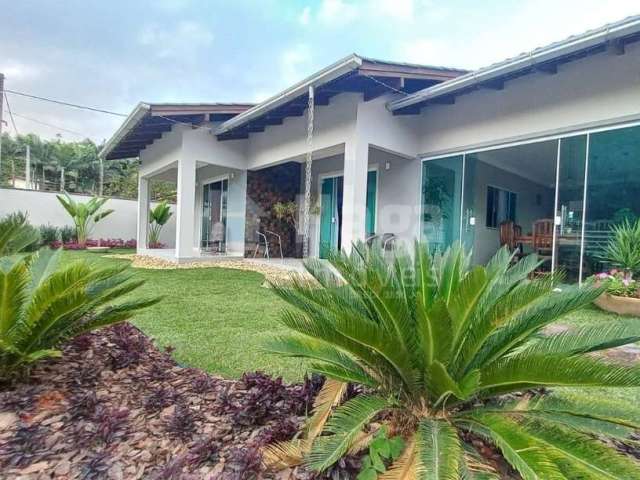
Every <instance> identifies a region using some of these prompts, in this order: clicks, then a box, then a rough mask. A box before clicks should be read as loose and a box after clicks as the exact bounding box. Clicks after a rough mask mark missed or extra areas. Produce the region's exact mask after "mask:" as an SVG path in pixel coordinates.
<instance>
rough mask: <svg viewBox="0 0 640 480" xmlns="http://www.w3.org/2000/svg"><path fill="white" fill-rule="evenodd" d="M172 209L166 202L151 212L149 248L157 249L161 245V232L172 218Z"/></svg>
mask: <svg viewBox="0 0 640 480" xmlns="http://www.w3.org/2000/svg"><path fill="white" fill-rule="evenodd" d="M171 215H173V213H171V207H170V206H169V204H168V203H167V202H166V201H163V202H160V203H159V204H158V205H156V207H155V208H152V209H151V210H149V224H150V228H149V246H150V247H152V248H153V247H156V246H158V245H159V244H160V232H161V231H162V227H164V226H165V225H166V224H167V222H168V221H169V219H170V218H171Z"/></svg>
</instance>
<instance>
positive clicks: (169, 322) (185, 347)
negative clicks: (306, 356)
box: [63, 251, 304, 381]
mask: <svg viewBox="0 0 640 480" xmlns="http://www.w3.org/2000/svg"><path fill="white" fill-rule="evenodd" d="M118 253H122V251H119V252H118ZM127 253H129V252H127ZM79 258H86V259H89V260H90V261H91V262H94V263H97V264H102V265H107V264H110V263H112V262H127V263H128V261H127V260H120V259H109V258H104V257H102V254H98V253H90V252H76V251H65V252H64V257H63V259H64V261H65V262H70V261H73V260H76V259H79ZM135 273H136V275H137V276H139V277H140V278H143V279H145V280H147V283H145V285H144V286H143V287H141V288H140V289H139V290H138V291H137V292H138V293H135V294H136V295H138V294H139V295H149V296H156V295H162V296H164V299H163V300H162V302H160V303H158V304H157V305H155V306H153V307H151V308H149V309H148V310H146V311H144V312H142V313H140V314H138V315H137V316H136V317H135V318H134V320H133V323H134V324H135V325H136V326H137V327H139V328H140V329H142V330H143V331H144V332H145V333H146V334H147V335H149V336H150V337H152V338H153V339H154V340H155V342H156V343H157V345H159V346H160V347H165V346H167V345H171V346H172V347H174V348H175V351H174V353H173V355H174V358H175V359H176V360H177V361H178V362H179V363H180V364H182V365H188V366H193V367H198V368H202V369H204V370H207V371H208V372H211V373H215V374H219V375H222V376H224V377H229V378H233V377H239V376H240V375H242V373H243V372H245V371H249V370H263V371H266V372H268V373H271V374H273V375H282V376H283V377H284V378H285V379H287V380H289V381H293V380H298V379H300V378H302V376H303V375H304V369H303V367H302V363H301V362H300V361H298V360H294V359H283V358H278V357H275V356H273V355H270V354H267V353H265V352H264V351H262V350H261V348H260V347H261V344H262V342H263V341H264V340H265V339H266V338H267V337H268V336H269V335H272V334H277V333H278V332H281V331H282V327H280V325H279V324H278V323H277V322H276V319H277V317H278V314H279V312H280V310H281V309H282V308H283V306H284V303H283V302H282V301H281V300H280V299H279V298H278V297H276V295H275V294H274V293H273V292H271V291H270V290H269V289H268V288H264V287H262V286H261V285H262V284H263V282H264V277H263V276H262V275H261V274H259V273H255V272H247V271H241V270H231V269H224V268H196V269H180V270H148V269H135Z"/></svg>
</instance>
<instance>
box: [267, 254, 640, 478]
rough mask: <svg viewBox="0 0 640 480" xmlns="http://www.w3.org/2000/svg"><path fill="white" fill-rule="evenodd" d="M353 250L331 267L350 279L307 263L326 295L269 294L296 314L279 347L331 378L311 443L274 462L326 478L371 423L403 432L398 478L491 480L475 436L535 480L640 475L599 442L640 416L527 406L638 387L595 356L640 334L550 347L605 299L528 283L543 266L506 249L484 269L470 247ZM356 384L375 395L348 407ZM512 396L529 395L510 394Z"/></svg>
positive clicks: (305, 288)
mask: <svg viewBox="0 0 640 480" xmlns="http://www.w3.org/2000/svg"><path fill="white" fill-rule="evenodd" d="M353 250H354V251H353V253H352V254H351V256H350V257H347V256H346V255H344V254H335V255H334V256H333V257H332V258H331V260H330V261H331V264H332V265H333V267H334V268H335V269H336V270H337V272H339V275H340V277H341V278H340V277H339V276H337V275H335V274H333V273H332V272H330V271H329V270H328V269H327V268H326V267H323V265H322V264H321V263H319V262H318V261H310V262H308V264H307V268H308V270H309V272H310V273H311V274H312V275H313V277H314V278H315V280H316V281H317V283H319V285H320V286H318V285H315V284H311V283H309V282H308V281H304V280H302V279H298V280H296V281H294V282H293V283H289V284H280V285H274V288H275V291H276V292H277V293H278V294H279V295H280V296H281V297H282V298H283V299H284V300H286V301H287V302H288V303H289V304H290V305H292V306H293V307H295V308H293V309H290V310H287V311H286V312H285V313H284V314H283V316H282V323H284V325H286V326H287V327H289V328H290V329H291V330H293V332H294V333H292V334H290V335H286V336H282V337H279V338H277V339H275V340H274V341H273V342H271V343H270V345H269V348H270V350H272V351H275V352H278V353H280V354H283V355H288V356H295V357H303V358H307V359H310V360H311V368H312V369H313V370H315V371H317V372H319V373H322V374H324V375H326V376H327V377H328V379H329V380H328V381H327V382H326V383H325V387H324V389H323V391H322V392H321V395H320V396H319V398H318V400H317V401H316V410H315V413H314V416H313V417H312V418H311V419H310V420H309V421H308V423H307V426H306V429H305V432H304V433H303V435H301V437H300V439H298V440H295V441H293V442H291V443H284V444H278V445H275V446H272V447H271V448H269V449H268V450H267V451H266V452H265V453H266V454H265V458H266V461H267V463H272V464H277V463H283V462H284V463H296V462H300V463H302V462H304V463H306V464H307V465H308V466H309V467H311V468H313V469H316V470H324V469H327V468H328V467H330V466H331V465H332V464H334V463H335V462H336V461H338V460H339V459H340V458H341V457H342V456H344V455H345V454H347V453H348V452H350V451H353V449H354V448H355V447H354V445H358V446H359V447H362V445H363V443H366V439H367V437H368V436H369V438H370V433H371V426H370V423H371V422H372V421H373V420H374V419H376V420H378V421H379V420H380V419H392V420H387V421H389V422H390V423H391V425H390V428H391V430H395V431H400V432H402V433H403V434H404V435H405V436H406V440H407V442H406V444H407V445H408V447H407V449H406V451H405V453H404V454H403V456H402V457H401V458H400V460H399V461H398V462H397V464H396V465H395V466H394V467H392V468H391V469H390V470H389V471H388V472H386V474H385V476H384V478H387V479H391V478H424V479H458V478H465V479H466V478H494V475H495V472H493V471H492V469H491V468H490V467H488V466H485V464H484V462H482V460H481V459H480V458H479V453H478V452H476V451H474V449H473V444H471V443H469V444H467V442H466V441H465V440H468V439H469V436H476V437H480V438H482V439H484V440H485V441H488V442H490V443H492V444H493V445H495V446H496V447H497V448H498V449H499V450H500V451H501V453H502V455H503V456H504V458H505V459H506V460H507V461H508V462H509V463H510V464H511V465H512V466H513V467H514V468H515V469H516V470H517V471H518V472H519V473H520V475H521V476H522V477H523V478H524V479H526V480H529V479H536V480H537V479H545V480H546V479H556V478H557V479H565V478H566V479H578V478H580V479H591V478H593V479H596V478H598V479H601V478H614V479H631V478H640V473H639V472H640V471H639V466H638V464H637V463H636V462H635V461H633V460H631V459H629V458H627V457H625V456H622V455H620V454H618V453H616V452H615V451H614V450H613V449H610V448H608V447H607V446H606V445H605V444H604V443H602V442H600V441H598V440H596V438H595V437H596V436H601V435H604V436H616V437H618V438H621V439H624V438H625V437H626V436H627V435H629V434H630V433H631V432H632V430H633V429H636V428H640V411H638V410H633V411H632V410H625V409H622V408H616V406H615V405H609V404H606V405H603V404H601V403H599V402H596V401H595V399H594V398H590V400H589V401H568V400H560V399H558V398H556V397H554V396H549V395H548V394H545V393H539V392H538V393H532V392H535V391H534V390H532V389H536V388H538V387H553V386H573V387H584V388H585V391H586V392H589V390H588V388H589V387H614V386H616V387H619V386H640V370H638V369H637V368H631V367H623V366H616V365H613V364H610V363H605V362H604V361H601V360H598V359H596V358H594V357H593V356H590V355H586V353H587V352H594V351H598V350H603V349H606V348H611V347H613V346H616V345H623V344H626V343H631V342H634V341H637V340H638V339H640V327H639V326H636V325H634V324H633V323H631V322H620V323H613V324H611V325H609V326H605V325H603V326H601V327H598V328H594V327H587V328H582V329H579V330H573V331H569V332H566V333H562V334H559V335H555V336H544V335H541V331H542V329H544V327H545V326H547V325H549V324H550V323H552V322H554V321H556V320H558V319H559V318H560V317H561V316H563V315H564V314H567V313H569V312H571V311H574V310H576V309H579V308H581V307H583V306H585V305H587V304H589V303H590V302H591V301H592V300H594V299H595V298H596V297H597V296H598V295H600V293H601V290H599V289H597V288H595V287H592V286H585V287H583V288H579V287H577V286H575V287H563V288H562V290H561V291H557V289H556V290H554V285H555V280H554V278H552V277H547V278H541V279H536V280H528V278H529V276H530V274H531V273H532V272H533V270H534V269H535V268H536V266H537V265H538V261H537V260H536V259H535V258H534V257H533V256H529V257H526V258H525V259H524V260H522V261H520V262H519V263H517V264H515V265H512V264H511V257H510V255H509V253H508V252H507V251H506V250H500V251H499V252H498V253H497V255H496V256H495V257H494V258H493V259H492V260H491V261H490V262H489V263H488V265H487V266H486V267H480V266H479V267H473V268H472V267H470V266H469V261H468V256H467V255H466V254H465V252H464V251H463V250H462V249H461V248H459V247H454V248H452V249H450V250H448V251H447V252H445V253H444V254H443V255H436V256H432V255H430V254H429V253H428V250H427V248H426V247H425V246H424V245H416V249H415V252H414V255H413V256H411V255H409V254H408V253H405V252H399V253H396V254H395V255H394V257H393V259H392V260H387V259H385V254H384V252H382V251H381V250H380V249H379V248H372V249H370V248H366V247H364V246H362V245H360V246H354V249H353ZM345 382H354V383H358V384H361V385H364V386H366V387H367V388H368V390H369V392H370V393H368V394H366V395H359V396H356V397H355V398H353V399H351V400H348V401H347V402H345V403H344V404H342V405H339V404H340V403H341V398H342V396H343V393H344V384H345ZM543 391H544V390H543ZM516 392H526V393H523V394H522V395H515V396H514V395H506V394H513V393H516ZM337 405H339V406H337ZM383 412H394V414H393V415H382V416H381V413H383Z"/></svg>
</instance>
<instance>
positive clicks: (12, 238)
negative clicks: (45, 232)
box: [0, 212, 40, 257]
mask: <svg viewBox="0 0 640 480" xmlns="http://www.w3.org/2000/svg"><path fill="white" fill-rule="evenodd" d="M39 242H40V233H39V232H38V230H37V229H36V228H34V227H32V226H31V225H29V220H28V217H27V215H26V214H25V213H22V212H18V213H11V214H9V215H7V216H5V217H3V218H0V257H3V256H8V255H13V254H16V253H19V252H22V251H23V250H29V249H31V248H33V247H35V246H37V244H38V243H39Z"/></svg>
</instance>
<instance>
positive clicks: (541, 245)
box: [532, 218, 554, 271]
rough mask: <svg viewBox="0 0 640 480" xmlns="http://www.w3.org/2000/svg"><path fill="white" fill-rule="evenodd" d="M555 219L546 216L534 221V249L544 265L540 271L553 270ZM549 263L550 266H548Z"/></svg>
mask: <svg viewBox="0 0 640 480" xmlns="http://www.w3.org/2000/svg"><path fill="white" fill-rule="evenodd" d="M553 228H554V225H553V219H550V218H545V219H541V220H536V221H535V222H533V238H532V244H533V251H534V252H535V253H536V254H537V255H538V257H539V258H540V260H543V261H544V263H543V265H541V266H540V268H539V271H547V270H546V268H549V270H551V268H550V267H551V259H552V258H553ZM547 263H548V267H547Z"/></svg>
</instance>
